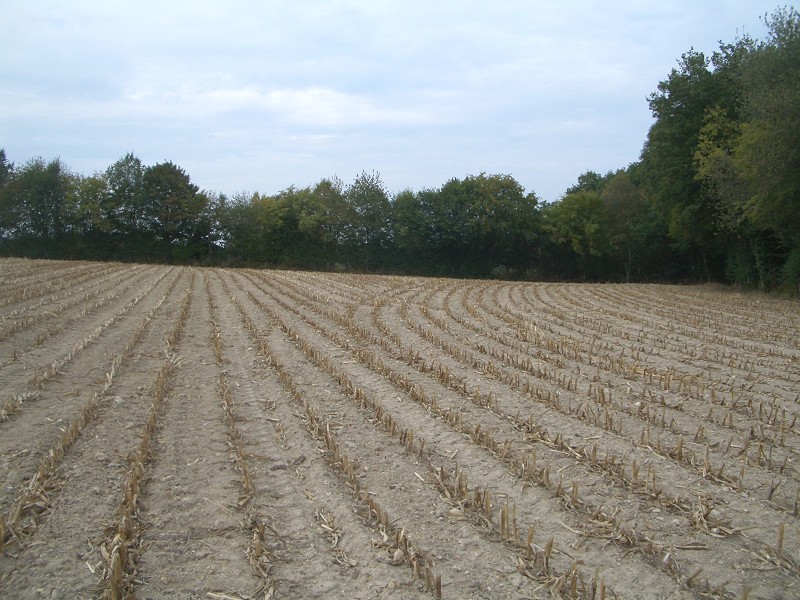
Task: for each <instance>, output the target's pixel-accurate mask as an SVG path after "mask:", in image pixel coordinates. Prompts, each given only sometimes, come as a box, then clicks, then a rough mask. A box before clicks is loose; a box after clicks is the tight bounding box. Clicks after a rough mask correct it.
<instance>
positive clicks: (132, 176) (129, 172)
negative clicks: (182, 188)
mask: <svg viewBox="0 0 800 600" xmlns="http://www.w3.org/2000/svg"><path fill="white" fill-rule="evenodd" d="M144 171H145V167H144V165H143V164H142V161H141V160H140V159H139V158H137V157H136V156H134V155H133V154H132V153H128V154H126V155H125V156H123V157H122V158H120V159H119V160H118V161H116V162H115V163H114V164H112V165H111V166H110V167H108V169H106V172H105V180H106V185H107V187H108V194H107V195H106V197H105V198H104V199H103V202H102V203H101V205H100V213H101V215H102V217H101V218H102V219H103V221H105V222H106V223H108V225H107V227H108V228H109V232H110V233H113V234H117V235H125V236H128V237H129V238H137V237H139V236H141V235H142V234H144V232H145V229H146V219H145V210H146V208H145V196H144Z"/></svg>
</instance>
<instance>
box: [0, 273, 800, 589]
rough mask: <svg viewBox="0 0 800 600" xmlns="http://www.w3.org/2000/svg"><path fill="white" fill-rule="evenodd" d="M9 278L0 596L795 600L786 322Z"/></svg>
mask: <svg viewBox="0 0 800 600" xmlns="http://www.w3.org/2000/svg"><path fill="white" fill-rule="evenodd" d="M0 280H2V282H3V286H2V288H0V311H2V312H1V313H0V314H2V316H3V319H2V322H0V383H2V398H0V482H1V483H2V487H0V546H2V548H0V550H2V552H1V553H0V598H14V599H21V598H100V597H103V598H125V597H133V596H135V597H137V598H141V599H147V598H197V599H200V598H205V599H223V600H224V599H232V598H233V599H236V598H239V599H242V598H431V597H433V598H439V597H442V598H459V599H461V598H514V599H517V598H552V597H556V598H592V599H597V600H599V599H601V598H750V599H755V598H790V597H794V598H796V597H800V529H799V528H798V527H799V526H800V522H799V521H798V510H800V487H799V485H800V473H799V472H798V465H799V464H800V423H797V419H798V415H800V304H798V302H796V301H789V300H780V299H776V298H771V297H768V296H763V295H758V294H740V293H736V292H735V291H731V290H727V289H722V288H714V287H709V286H698V287H678V286H660V285H579V284H550V283H547V284H537V283H516V282H491V281H467V280H445V279H423V278H406V277H378V276H361V275H342V274H318V273H299V272H287V271H258V270H233V269H212V268H189V267H167V266H142V265H120V264H101V263H80V262H76V263H64V262H55V261H30V260H21V259H4V260H2V261H0Z"/></svg>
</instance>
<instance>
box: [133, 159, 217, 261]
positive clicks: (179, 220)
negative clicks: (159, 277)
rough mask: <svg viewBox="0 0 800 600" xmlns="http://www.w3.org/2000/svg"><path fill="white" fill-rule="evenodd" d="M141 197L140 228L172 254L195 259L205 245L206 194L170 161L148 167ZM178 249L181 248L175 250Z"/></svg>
mask: <svg viewBox="0 0 800 600" xmlns="http://www.w3.org/2000/svg"><path fill="white" fill-rule="evenodd" d="M142 193H143V196H144V203H143V205H144V206H143V208H144V210H143V214H142V221H143V222H142V226H141V229H142V230H143V231H145V232H147V233H148V234H150V235H152V237H153V238H154V239H155V240H157V241H159V242H162V243H163V245H164V249H165V250H167V249H169V248H170V247H173V248H172V249H169V252H170V255H171V257H174V258H176V259H178V260H187V259H189V258H197V257H198V254H202V253H203V251H204V249H205V248H206V244H207V238H208V234H209V230H208V229H209V227H208V223H207V222H206V221H205V220H204V219H203V218H202V217H203V215H204V213H205V210H206V208H207V206H208V202H209V200H208V196H207V195H206V194H205V193H201V192H200V190H199V188H198V187H197V186H196V185H195V184H193V183H192V181H191V179H190V177H189V175H188V174H187V173H186V172H185V171H184V170H183V169H181V168H180V167H178V166H177V165H175V164H173V163H172V162H165V163H159V164H157V165H154V166H152V167H148V168H147V169H145V171H144V175H143V177H142ZM178 248H181V249H180V250H178Z"/></svg>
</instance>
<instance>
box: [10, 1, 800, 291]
mask: <svg viewBox="0 0 800 600" xmlns="http://www.w3.org/2000/svg"><path fill="white" fill-rule="evenodd" d="M764 20H765V22H766V24H767V25H768V30H769V34H768V38H767V39H766V40H761V41H758V40H753V39H751V38H750V37H748V36H744V37H741V38H737V39H736V40H735V41H734V42H733V43H729V44H725V43H720V46H719V50H718V51H716V52H714V53H712V55H711V56H710V57H707V56H705V55H704V54H703V53H701V52H696V51H694V50H690V51H689V52H687V53H685V54H684V55H683V56H682V57H681V59H680V61H679V62H678V66H677V67H676V68H675V69H673V70H672V71H671V73H670V74H669V75H668V77H667V78H666V79H665V80H664V81H661V82H660V83H659V84H658V87H657V90H656V91H655V92H654V93H653V94H652V95H651V96H650V97H649V98H648V102H649V106H650V109H651V111H652V113H653V116H654V123H653V125H652V127H651V128H650V131H649V132H648V135H647V139H646V141H645V143H644V147H643V150H642V153H641V156H640V159H639V160H638V161H637V162H635V163H633V164H631V165H628V166H627V167H625V168H622V169H619V170H617V171H613V172H608V173H606V174H599V173H596V172H594V171H587V172H585V173H583V174H582V175H580V176H579V177H578V180H577V183H576V184H575V185H573V186H572V187H570V188H569V189H568V190H566V192H565V193H564V195H563V196H562V197H561V198H560V199H559V200H558V201H557V202H553V203H543V202H541V201H540V200H539V199H538V198H537V197H536V195H535V194H534V193H533V192H529V193H526V192H525V190H524V189H523V188H522V186H521V185H520V184H519V183H518V182H517V181H516V180H515V179H514V178H513V177H511V176H510V175H504V174H486V173H481V174H479V175H469V176H466V177H464V178H463V179H458V178H453V179H450V180H449V181H447V182H446V183H444V184H443V185H442V186H441V187H439V188H436V189H424V190H420V191H413V190H403V191H400V192H398V193H394V194H391V193H390V192H389V191H388V190H387V189H386V188H385V186H384V184H383V182H382V180H381V178H380V175H379V174H378V173H374V172H371V173H370V172H362V173H361V174H360V175H359V176H357V177H356V178H355V179H354V181H352V182H351V183H347V184H346V183H344V182H343V181H341V180H340V179H338V178H336V177H332V178H326V179H322V180H321V181H319V182H317V183H316V184H314V185H312V186H308V187H303V188H298V187H294V186H292V187H290V188H288V189H286V190H283V191H281V192H279V193H277V194H272V195H262V194H259V193H257V192H256V193H243V192H239V193H236V194H234V195H232V196H226V195H225V194H222V193H217V192H209V191H203V190H200V189H199V188H198V186H196V185H195V184H194V183H192V181H191V178H190V176H189V175H188V174H187V173H186V172H185V171H184V170H183V169H181V168H180V167H179V166H177V165H175V164H173V163H172V162H164V163H159V164H156V165H152V166H147V165H144V164H143V163H142V161H141V160H140V159H139V158H137V157H136V156H135V155H134V154H127V155H126V156H124V157H122V158H121V159H119V160H118V161H117V162H115V163H114V164H112V165H111V166H109V167H108V168H107V169H106V170H105V171H103V172H99V173H95V174H93V175H90V176H83V175H80V174H76V173H73V172H71V171H70V170H69V168H68V167H67V166H66V165H64V164H63V163H62V162H61V160H60V159H54V160H51V161H49V162H48V161H45V160H43V159H41V158H37V159H33V160H31V161H28V162H27V163H25V164H23V165H21V166H15V165H14V164H13V163H11V162H9V160H8V159H7V157H6V154H5V151H4V150H0V252H2V253H5V254H13V255H25V256H35V257H59V258H87V259H104V260H126V261H158V262H171V263H182V264H187V263H197V264H226V265H263V266H272V267H275V266H277V267H292V268H310V269H336V270H362V271H371V272H393V273H409V274H422V275H443V276H460V277H499V278H524V279H549V280H580V281H710V280H714V281H725V282H730V283H735V284H739V285H742V286H745V287H757V288H762V289H772V288H776V287H782V288H785V289H790V290H794V291H797V290H798V289H800V18H799V16H798V12H797V11H796V10H795V9H793V8H784V9H778V10H776V11H775V12H774V13H773V14H772V15H768V16H765V17H764Z"/></svg>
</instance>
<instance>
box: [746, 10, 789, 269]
mask: <svg viewBox="0 0 800 600" xmlns="http://www.w3.org/2000/svg"><path fill="white" fill-rule="evenodd" d="M766 22H767V24H768V26H769V28H770V39H769V40H768V41H767V42H766V43H763V44H761V45H759V46H758V47H757V48H756V51H755V52H753V53H752V56H751V57H750V60H749V61H747V62H746V63H745V64H744V65H743V69H742V82H743V85H744V90H745V91H744V98H745V102H744V110H743V112H744V116H745V121H744V123H743V124H742V126H741V136H740V137H739V140H738V145H737V147H736V148H735V151H734V156H735V166H736V168H737V169H738V171H739V172H740V173H741V174H742V176H743V177H744V178H745V179H746V180H747V182H748V184H749V193H750V197H749V199H748V201H747V203H746V205H745V207H744V212H745V214H746V215H747V216H748V217H749V218H750V219H751V220H752V221H753V223H754V224H755V225H756V226H757V227H759V228H762V229H768V230H771V231H774V232H775V234H776V235H777V236H778V237H779V239H780V240H781V242H782V243H783V244H784V245H785V246H786V247H791V248H796V249H798V250H800V110H798V106H800V13H798V11H797V10H795V9H779V10H777V11H776V12H775V13H774V14H773V15H772V16H770V17H767V18H766ZM798 275H799V276H800V273H798Z"/></svg>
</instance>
